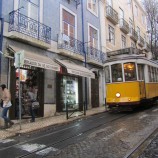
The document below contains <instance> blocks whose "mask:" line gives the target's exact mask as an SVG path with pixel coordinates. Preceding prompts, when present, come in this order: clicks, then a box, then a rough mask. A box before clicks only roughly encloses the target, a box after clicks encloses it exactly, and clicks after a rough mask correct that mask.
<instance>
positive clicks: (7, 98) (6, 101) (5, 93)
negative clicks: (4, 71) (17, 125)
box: [0, 84, 14, 128]
mask: <svg viewBox="0 0 158 158" xmlns="http://www.w3.org/2000/svg"><path fill="white" fill-rule="evenodd" d="M0 87H1V89H2V101H3V107H2V108H3V110H2V118H3V119H4V128H9V127H11V126H12V125H13V124H14V122H12V121H11V120H10V118H9V116H7V113H8V110H9V108H10V107H11V106H12V104H11V95H10V92H9V90H8V89H7V88H6V85H5V84H2V85H1V86H0Z"/></svg>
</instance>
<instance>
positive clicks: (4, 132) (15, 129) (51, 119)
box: [0, 106, 106, 139]
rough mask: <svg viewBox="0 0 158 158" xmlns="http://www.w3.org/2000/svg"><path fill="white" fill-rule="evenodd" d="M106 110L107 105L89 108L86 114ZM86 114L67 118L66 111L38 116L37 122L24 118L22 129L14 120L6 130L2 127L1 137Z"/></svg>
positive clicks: (71, 119) (63, 121)
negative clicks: (49, 115)
mask: <svg viewBox="0 0 158 158" xmlns="http://www.w3.org/2000/svg"><path fill="white" fill-rule="evenodd" d="M104 111H106V109H105V106H101V107H98V108H93V109H89V110H87V111H86V116H90V115H93V114H97V113H101V112H104ZM86 116H84V115H82V116H75V117H72V118H70V119H68V120H67V119H66V113H64V114H61V115H58V116H52V117H48V118H37V119H36V122H33V123H30V122H29V120H30V119H29V120H24V121H22V123H21V127H22V129H21V130H20V125H19V123H18V122H17V121H14V122H15V124H14V125H13V126H12V127H11V128H9V129H5V130H2V129H0V139H5V138H8V137H11V136H15V135H18V134H23V133H28V132H31V131H35V130H40V129H43V128H45V127H48V126H51V125H56V124H62V123H68V122H70V121H73V120H76V119H79V118H83V117H86Z"/></svg>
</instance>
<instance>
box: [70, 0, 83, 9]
mask: <svg viewBox="0 0 158 158" xmlns="http://www.w3.org/2000/svg"><path fill="white" fill-rule="evenodd" d="M67 1H68V3H70V2H71V1H74V2H75V3H76V8H77V6H78V5H80V3H81V0H67Z"/></svg>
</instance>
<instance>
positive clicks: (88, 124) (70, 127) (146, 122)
mask: <svg viewBox="0 0 158 158" xmlns="http://www.w3.org/2000/svg"><path fill="white" fill-rule="evenodd" d="M157 117H158V107H157V106H154V107H152V108H150V109H146V110H138V111H135V112H126V113H108V112H104V113H101V114H97V115H94V116H90V117H87V118H86V119H82V120H78V121H75V122H71V123H69V124H66V125H62V126H52V127H51V128H49V129H44V130H42V131H40V132H35V133H30V134H26V135H22V136H17V137H14V138H10V139H6V140H2V141H1V142H0V155H1V156H2V157H5V158H13V157H32V158H34V157H57V158H63V157H64V158H71V157H72V158H74V157H75V158H79V157H86V158H95V157H96V158H105V157H107V158H123V157H127V155H128V154H129V153H130V151H131V150H132V149H133V148H135V147H136V146H137V145H138V144H139V143H140V142H141V141H143V140H144V139H145V138H147V137H148V136H149V135H150V134H151V133H152V132H153V131H154V130H155V129H156V128H157V125H158V123H157ZM141 158H142V157H141Z"/></svg>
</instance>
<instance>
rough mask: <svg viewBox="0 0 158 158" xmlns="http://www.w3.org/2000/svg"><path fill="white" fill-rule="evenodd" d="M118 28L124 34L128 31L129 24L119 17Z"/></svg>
mask: <svg viewBox="0 0 158 158" xmlns="http://www.w3.org/2000/svg"><path fill="white" fill-rule="evenodd" d="M120 29H121V30H122V31H123V32H124V33H126V34H127V33H129V24H128V23H127V22H126V21H125V20H124V19H120Z"/></svg>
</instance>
